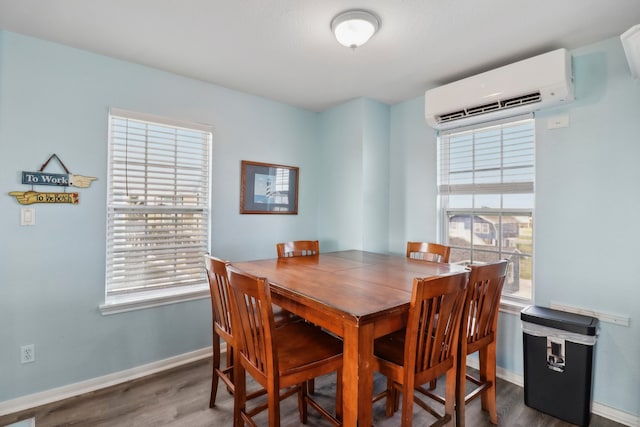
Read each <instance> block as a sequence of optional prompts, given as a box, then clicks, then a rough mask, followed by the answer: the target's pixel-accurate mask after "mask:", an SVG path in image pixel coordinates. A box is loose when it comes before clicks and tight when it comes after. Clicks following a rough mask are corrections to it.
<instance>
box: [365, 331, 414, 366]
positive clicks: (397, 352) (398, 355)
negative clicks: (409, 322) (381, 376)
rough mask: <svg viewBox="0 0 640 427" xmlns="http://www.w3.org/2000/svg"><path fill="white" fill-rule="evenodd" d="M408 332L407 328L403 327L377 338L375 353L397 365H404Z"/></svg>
mask: <svg viewBox="0 0 640 427" xmlns="http://www.w3.org/2000/svg"><path fill="white" fill-rule="evenodd" d="M406 334H407V331H406V329H401V330H399V331H396V332H393V333H390V334H388V335H385V336H383V337H380V338H378V339H376V340H375V343H374V346H373V349H374V350H373V354H374V355H375V356H376V357H379V358H381V359H385V360H388V361H389V362H392V363H395V364H396V365H402V363H403V361H404V341H405V336H406Z"/></svg>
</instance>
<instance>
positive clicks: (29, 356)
mask: <svg viewBox="0 0 640 427" xmlns="http://www.w3.org/2000/svg"><path fill="white" fill-rule="evenodd" d="M35 361H36V349H35V346H34V345H33V344H29V345H23V346H22V347H20V363H31V362H35Z"/></svg>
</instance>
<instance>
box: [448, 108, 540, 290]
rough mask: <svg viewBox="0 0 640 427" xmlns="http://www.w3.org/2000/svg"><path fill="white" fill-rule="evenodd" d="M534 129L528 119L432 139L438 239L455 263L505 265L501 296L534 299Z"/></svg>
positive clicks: (480, 127) (463, 130) (520, 118)
mask: <svg viewBox="0 0 640 427" xmlns="http://www.w3.org/2000/svg"><path fill="white" fill-rule="evenodd" d="M534 184H535V122H534V120H533V118H532V117H531V116H526V117H519V118H515V119H511V120H509V121H503V122H495V123H492V124H484V125H478V126H476V127H473V128H465V129H457V130H456V129H453V130H450V131H446V132H442V133H441V134H440V135H439V137H438V198H439V206H440V213H441V216H440V218H441V221H440V227H441V235H442V240H443V242H445V243H446V244H448V245H449V246H451V248H452V250H451V256H450V261H451V262H454V263H459V264H469V263H482V262H492V261H497V260H499V259H508V260H509V261H510V263H509V272H508V276H507V280H506V281H505V285H504V290H503V297H507V298H509V299H514V300H522V301H523V302H526V301H530V300H531V298H532V295H533V293H532V292H533V291H532V287H533V208H534V200H535V192H534V190H535V187H534Z"/></svg>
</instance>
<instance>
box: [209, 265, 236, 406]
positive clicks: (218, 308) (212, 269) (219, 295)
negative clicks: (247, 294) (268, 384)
mask: <svg viewBox="0 0 640 427" xmlns="http://www.w3.org/2000/svg"><path fill="white" fill-rule="evenodd" d="M204 262H205V267H206V269H207V276H208V277H209V292H210V294H211V312H212V315H213V373H212V377H211V397H210V399H209V407H210V408H213V407H214V406H216V395H217V392H218V379H222V381H223V382H224V383H225V384H226V385H227V390H229V392H231V393H233V389H234V387H233V374H232V373H231V372H232V369H233V347H234V344H233V334H232V332H231V316H230V314H231V312H230V307H229V295H228V283H227V267H226V265H227V264H228V263H227V262H226V261H223V260H221V259H219V258H216V257H213V256H210V255H205V257H204ZM220 339H223V340H224V341H225V343H226V344H227V363H226V368H225V369H220V356H221V354H220Z"/></svg>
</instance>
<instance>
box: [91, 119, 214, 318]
mask: <svg viewBox="0 0 640 427" xmlns="http://www.w3.org/2000/svg"><path fill="white" fill-rule="evenodd" d="M109 127H110V129H109V164H108V168H109V170H108V184H107V185H108V189H107V239H106V241H107V248H106V304H105V306H110V305H113V306H118V305H119V304H125V305H127V304H134V305H135V304H139V301H149V300H155V301H165V302H173V301H174V300H176V299H185V298H186V297H185V296H189V295H190V296H191V297H194V295H200V294H201V295H204V296H206V295H208V294H207V292H208V288H207V278H206V273H205V269H204V264H203V262H204V261H203V255H204V254H205V253H206V252H207V250H208V246H209V245H208V241H209V182H210V174H209V163H210V162H209V156H210V145H211V137H212V131H211V128H210V127H209V126H205V125H198V124H192V123H182V122H178V121H174V120H170V119H164V118H158V117H155V116H148V115H143V114H139V113H133V112H129V111H124V110H116V109H111V112H110V116H109ZM187 298H188V297H187ZM160 303H162V302H160ZM143 306H144V303H143ZM107 311H108V310H107ZM103 312H105V310H103Z"/></svg>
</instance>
